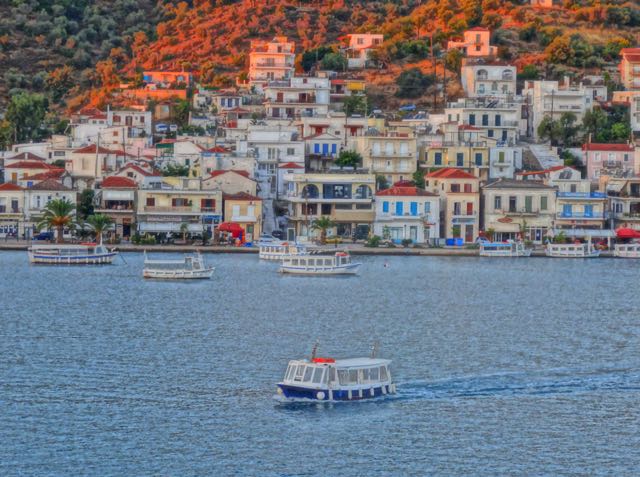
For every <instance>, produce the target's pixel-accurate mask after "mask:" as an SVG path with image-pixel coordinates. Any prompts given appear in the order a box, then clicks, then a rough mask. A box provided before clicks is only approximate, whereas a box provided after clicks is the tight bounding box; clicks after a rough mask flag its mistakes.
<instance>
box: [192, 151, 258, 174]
mask: <svg viewBox="0 0 640 477" xmlns="http://www.w3.org/2000/svg"><path fill="white" fill-rule="evenodd" d="M228 170H234V171H248V172H249V177H254V176H255V170H256V158H255V157H253V155H252V154H247V153H240V154H239V153H236V152H235V151H232V150H231V149H228V148H226V147H224V146H213V147H210V148H207V149H204V150H203V151H202V152H201V153H200V177H202V178H203V179H206V178H207V177H209V176H210V175H211V173H212V172H214V171H228Z"/></svg>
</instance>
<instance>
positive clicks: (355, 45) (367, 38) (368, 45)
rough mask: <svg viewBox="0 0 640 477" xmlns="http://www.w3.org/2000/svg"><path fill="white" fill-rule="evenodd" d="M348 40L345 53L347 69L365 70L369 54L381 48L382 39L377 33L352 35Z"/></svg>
mask: <svg viewBox="0 0 640 477" xmlns="http://www.w3.org/2000/svg"><path fill="white" fill-rule="evenodd" d="M348 38H349V46H348V48H347V50H346V53H347V67H348V68H349V69H360V68H366V67H367V66H368V63H369V60H370V59H371V58H370V55H371V52H372V51H373V50H375V49H377V48H379V47H380V46H382V42H383V39H384V37H383V35H381V34H379V33H352V34H350V35H348Z"/></svg>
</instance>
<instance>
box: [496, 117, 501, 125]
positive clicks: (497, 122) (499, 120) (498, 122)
mask: <svg viewBox="0 0 640 477" xmlns="http://www.w3.org/2000/svg"><path fill="white" fill-rule="evenodd" d="M501 125H502V116H500V115H499V114H496V126H501Z"/></svg>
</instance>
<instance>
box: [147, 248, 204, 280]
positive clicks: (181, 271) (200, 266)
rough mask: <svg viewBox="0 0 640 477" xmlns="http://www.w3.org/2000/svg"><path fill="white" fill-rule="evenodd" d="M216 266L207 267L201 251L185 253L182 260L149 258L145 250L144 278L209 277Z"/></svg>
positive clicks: (181, 278) (183, 278)
mask: <svg viewBox="0 0 640 477" xmlns="http://www.w3.org/2000/svg"><path fill="white" fill-rule="evenodd" d="M213 271H214V268H213V267H207V266H206V264H205V263H204V258H203V257H202V254H201V253H200V252H196V253H194V254H190V255H185V256H184V258H183V259H181V260H149V259H148V258H147V252H146V251H145V252H144V269H143V272H142V276H143V277H144V278H153V279H157V280H193V279H207V278H211V276H212V275H213Z"/></svg>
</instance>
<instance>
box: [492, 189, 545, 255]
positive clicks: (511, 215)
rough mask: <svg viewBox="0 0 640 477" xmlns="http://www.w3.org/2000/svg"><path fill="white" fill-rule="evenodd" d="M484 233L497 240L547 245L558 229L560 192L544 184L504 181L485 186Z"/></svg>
mask: <svg viewBox="0 0 640 477" xmlns="http://www.w3.org/2000/svg"><path fill="white" fill-rule="evenodd" d="M482 198H483V201H484V220H483V223H484V230H485V233H488V232H490V231H491V232H492V233H493V240H496V241H505V240H517V239H521V240H531V241H532V242H534V243H543V241H544V239H545V238H546V237H547V233H548V231H549V230H550V229H552V228H553V226H554V221H555V212H556V189H555V187H552V186H549V185H546V184H544V183H543V182H542V181H519V180H513V179H505V178H500V179H497V180H495V181H492V182H490V183H489V184H487V185H485V186H483V187H482Z"/></svg>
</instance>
